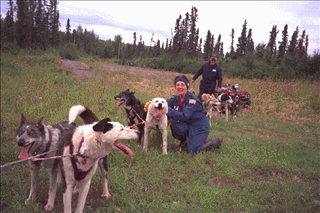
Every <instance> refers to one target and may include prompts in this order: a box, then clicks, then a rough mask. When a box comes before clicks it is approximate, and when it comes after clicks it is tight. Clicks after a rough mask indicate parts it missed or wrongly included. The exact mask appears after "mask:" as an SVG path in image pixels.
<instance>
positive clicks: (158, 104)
mask: <svg viewBox="0 0 320 213" xmlns="http://www.w3.org/2000/svg"><path fill="white" fill-rule="evenodd" d="M167 114H168V103H167V101H166V100H165V99H164V98H154V99H152V101H151V102H150V104H149V106H148V107H147V117H146V122H145V126H144V142H143V149H144V150H145V151H147V149H148V140H149V133H150V130H151V128H157V129H159V130H160V131H161V133H162V141H163V143H162V152H163V154H168V142H167V136H168V132H167V126H168V116H167Z"/></svg>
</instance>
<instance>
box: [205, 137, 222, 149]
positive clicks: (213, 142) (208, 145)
mask: <svg viewBox="0 0 320 213" xmlns="http://www.w3.org/2000/svg"><path fill="white" fill-rule="evenodd" d="M222 141H223V139H222V138H213V139H210V140H207V141H206V142H204V144H203V147H204V148H205V150H210V149H219V148H220V146H221V143H222Z"/></svg>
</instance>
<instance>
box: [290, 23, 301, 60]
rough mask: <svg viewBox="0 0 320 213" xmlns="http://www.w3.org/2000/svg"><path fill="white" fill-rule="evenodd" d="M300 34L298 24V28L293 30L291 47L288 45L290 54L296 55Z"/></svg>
mask: <svg viewBox="0 0 320 213" xmlns="http://www.w3.org/2000/svg"><path fill="white" fill-rule="evenodd" d="M298 34H299V28H298V26H297V28H296V30H295V31H294V32H293V34H292V37H291V40H290V43H289V47H288V55H289V56H294V55H295V54H296V49H297V48H296V46H297V40H298Z"/></svg>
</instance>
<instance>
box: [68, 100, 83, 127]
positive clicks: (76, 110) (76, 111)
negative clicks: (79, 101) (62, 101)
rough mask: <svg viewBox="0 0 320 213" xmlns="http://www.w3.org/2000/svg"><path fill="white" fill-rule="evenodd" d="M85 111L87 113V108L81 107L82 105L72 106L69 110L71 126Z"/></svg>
mask: <svg viewBox="0 0 320 213" xmlns="http://www.w3.org/2000/svg"><path fill="white" fill-rule="evenodd" d="M84 111H86V108H85V107H84V106H81V105H76V106H72V107H71V108H70V110H69V124H70V123H72V122H75V120H76V119H77V117H78V116H79V115H80V114H81V113H83V112H84Z"/></svg>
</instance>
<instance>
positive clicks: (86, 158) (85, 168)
mask: <svg viewBox="0 0 320 213" xmlns="http://www.w3.org/2000/svg"><path fill="white" fill-rule="evenodd" d="M84 112H86V108H85V107H83V106H81V105H77V106H73V107H72V108H71V109H70V112H69V124H72V123H73V122H74V121H75V120H76V118H77V117H78V116H81V114H82V113H84ZM138 136H139V131H137V130H134V129H130V128H125V127H124V126H123V125H122V124H120V123H118V122H111V121H110V119H109V118H105V119H103V120H101V121H98V122H94V123H92V124H85V125H82V126H78V127H76V129H75V130H74V132H73V133H72V134H70V135H66V136H65V137H63V138H62V141H64V147H63V155H64V156H68V155H73V156H72V157H65V158H63V159H62V168H63V170H62V171H63V177H64V180H65V184H66V190H65V192H64V194H63V204H64V212H68V213H69V212H70V213H71V209H72V208H71V207H72V205H71V203H72V193H73V188H74V185H75V183H77V186H78V190H79V196H78V205H77V209H76V212H83V208H84V204H85V201H86V198H87V195H88V192H89V188H90V184H91V179H92V177H93V175H94V173H95V171H96V169H97V166H98V161H99V159H101V158H104V157H106V156H107V155H108V154H109V153H111V152H112V151H119V152H121V153H123V154H125V155H128V156H129V157H130V159H132V158H133V152H132V151H131V150H130V149H129V148H128V147H126V146H125V145H123V144H121V143H119V142H118V140H130V139H137V138H138ZM74 154H75V155H74Z"/></svg>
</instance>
